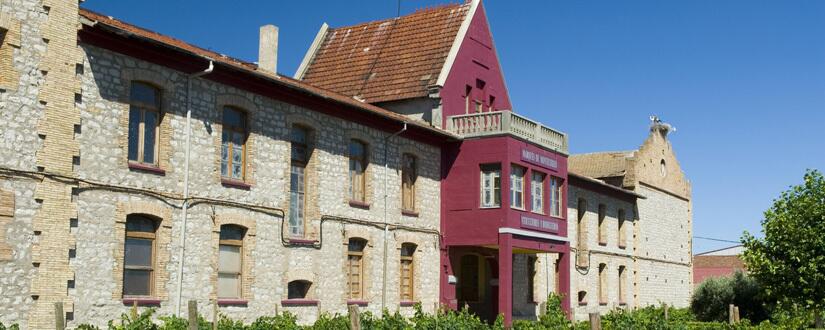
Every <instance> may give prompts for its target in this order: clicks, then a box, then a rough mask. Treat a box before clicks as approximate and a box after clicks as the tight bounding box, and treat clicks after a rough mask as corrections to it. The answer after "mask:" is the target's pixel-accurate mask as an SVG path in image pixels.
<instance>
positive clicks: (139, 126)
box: [128, 81, 160, 166]
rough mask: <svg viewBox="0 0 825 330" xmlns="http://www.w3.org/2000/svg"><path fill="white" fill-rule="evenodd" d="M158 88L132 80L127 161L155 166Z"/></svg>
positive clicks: (158, 110) (158, 122)
mask: <svg viewBox="0 0 825 330" xmlns="http://www.w3.org/2000/svg"><path fill="white" fill-rule="evenodd" d="M159 124H160V90H159V89H157V88H156V87H154V86H152V85H150V84H147V83H145V82H140V81H133V82H132V83H131V86H130V92H129V132H128V134H129V145H128V157H129V161H132V162H137V163H142V164H148V165H152V166H157V163H158V134H159V133H160V129H159V127H160V125H159Z"/></svg>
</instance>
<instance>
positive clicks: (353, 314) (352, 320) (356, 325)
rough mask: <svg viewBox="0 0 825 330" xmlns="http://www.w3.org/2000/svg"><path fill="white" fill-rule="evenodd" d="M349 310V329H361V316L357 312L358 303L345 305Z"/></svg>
mask: <svg viewBox="0 0 825 330" xmlns="http://www.w3.org/2000/svg"><path fill="white" fill-rule="evenodd" d="M347 309H348V310H349V325H350V327H349V328H350V330H361V316H360V315H359V314H358V305H349V306H347Z"/></svg>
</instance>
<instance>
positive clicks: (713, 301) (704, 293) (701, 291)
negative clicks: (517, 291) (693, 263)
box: [690, 272, 768, 322]
mask: <svg viewBox="0 0 825 330" xmlns="http://www.w3.org/2000/svg"><path fill="white" fill-rule="evenodd" d="M730 304H734V305H736V306H738V307H739V312H740V314H741V317H742V318H745V319H748V320H751V321H753V322H762V321H764V320H766V319H767V318H768V309H767V308H766V307H765V300H764V298H763V295H762V291H761V289H760V287H759V283H757V282H756V280H755V279H753V278H752V277H750V276H747V275H745V274H743V273H742V272H736V273H735V274H734V275H733V276H731V277H721V278H710V279H708V280H706V281H704V282H702V284H700V285H699V287H698V288H696V290H695V291H694V292H693V297H692V298H691V301H690V309H691V311H693V314H694V315H696V318H697V319H698V320H700V321H719V322H724V321H727V320H728V313H729V312H728V306H729V305H730Z"/></svg>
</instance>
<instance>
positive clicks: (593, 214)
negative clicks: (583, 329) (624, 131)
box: [567, 185, 641, 320]
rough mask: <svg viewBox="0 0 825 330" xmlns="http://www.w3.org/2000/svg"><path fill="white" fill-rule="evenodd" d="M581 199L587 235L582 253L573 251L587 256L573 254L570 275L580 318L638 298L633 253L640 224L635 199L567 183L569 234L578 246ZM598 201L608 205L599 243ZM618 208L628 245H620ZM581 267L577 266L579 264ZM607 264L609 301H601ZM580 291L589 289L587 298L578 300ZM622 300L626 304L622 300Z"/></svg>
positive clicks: (574, 306)
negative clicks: (601, 282) (601, 270)
mask: <svg viewBox="0 0 825 330" xmlns="http://www.w3.org/2000/svg"><path fill="white" fill-rule="evenodd" d="M579 199H584V200H585V201H586V207H587V209H586V212H585V216H584V220H583V221H584V227H583V229H584V230H585V231H586V234H585V237H586V239H587V242H586V244H585V245H584V246H585V248H586V250H585V251H584V252H582V253H574V255H578V256H579V257H581V258H586V260H575V259H576V258H571V261H570V262H571V267H570V269H571V273H572V274H571V278H570V294H571V295H572V296H571V299H570V302H571V304H572V307H573V308H572V310H573V314H574V317H575V318H576V319H577V320H582V319H587V314H588V313H591V312H602V313H605V312H607V311H609V310H611V309H614V308H617V307H624V306H635V303H636V298H635V297H634V295H633V281H632V278H633V276H632V274H633V271H634V267H633V259H634V258H633V254H634V250H635V249H636V248H637V246H636V245H634V241H633V231H634V227H635V226H638V225H640V223H641V221H638V219H637V217H636V212H635V205H634V203H631V202H628V201H625V200H621V199H618V198H615V197H612V196H609V195H607V194H604V193H599V192H594V191H591V190H587V189H583V188H581V187H577V186H574V185H568V200H567V205H568V211H567V215H568V218H569V220H568V227H567V228H568V237H569V238H570V246H571V248H572V249H577V247H578V246H579V245H578V243H579V239H578V237H579V235H578V226H577V221H578V212H579V210H578V205H579ZM599 204H603V205H604V206H605V218H604V222H603V224H602V226H603V230H604V231H605V233H606V238H607V240H606V243H607V244H606V245H602V244H599V236H598V235H599V233H598V214H599ZM619 210H624V212H625V221H626V223H625V226H624V228H623V229H624V231H625V237H626V245H625V247H624V248H621V247H619V244H618V242H619V221H618V213H619ZM577 264H578V265H581V266H582V267H576V265H577ZM600 264H604V265H605V272H606V273H605V276H606V277H607V286H606V293H607V299H606V301H600V299H599V298H600V297H599V265H600ZM620 266H624V267H626V269H625V271H626V272H627V273H626V276H625V281H624V299H619V267H620ZM579 291H585V292H586V298H585V300H584V301H583V302H582V303H579V301H578V293H579ZM622 303H623V304H622Z"/></svg>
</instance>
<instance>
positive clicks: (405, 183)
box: [401, 154, 418, 211]
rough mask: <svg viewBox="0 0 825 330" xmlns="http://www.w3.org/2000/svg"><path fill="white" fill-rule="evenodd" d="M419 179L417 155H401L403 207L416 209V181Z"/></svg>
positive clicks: (408, 209) (410, 209) (409, 209)
mask: <svg viewBox="0 0 825 330" xmlns="http://www.w3.org/2000/svg"><path fill="white" fill-rule="evenodd" d="M417 179H418V162H417V160H416V158H415V156H413V155H410V154H404V155H403V156H402V157H401V207H402V208H403V209H404V210H407V211H415V181H416V180H417Z"/></svg>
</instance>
